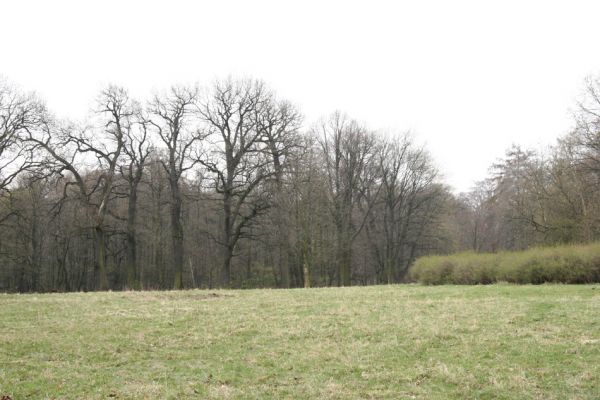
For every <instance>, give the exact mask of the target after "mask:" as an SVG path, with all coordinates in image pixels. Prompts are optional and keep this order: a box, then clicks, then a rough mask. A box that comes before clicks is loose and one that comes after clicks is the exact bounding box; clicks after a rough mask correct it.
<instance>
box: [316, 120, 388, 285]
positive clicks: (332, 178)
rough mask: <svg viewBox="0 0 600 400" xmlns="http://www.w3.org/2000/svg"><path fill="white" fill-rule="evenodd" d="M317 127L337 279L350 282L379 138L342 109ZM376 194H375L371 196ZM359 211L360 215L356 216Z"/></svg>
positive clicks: (367, 205) (370, 202)
mask: <svg viewBox="0 0 600 400" xmlns="http://www.w3.org/2000/svg"><path fill="white" fill-rule="evenodd" d="M314 131H315V134H316V135H317V137H319V138H320V139H319V140H320V143H321V147H322V151H323V156H324V161H325V166H324V167H325V172H326V175H327V182H328V187H329V196H330V202H331V212H332V215H333V218H334V220H335V225H336V239H337V245H336V246H337V247H336V248H337V264H338V283H339V284H340V285H342V286H349V285H350V284H351V282H352V276H351V267H352V243H353V242H354V240H355V239H356V237H357V236H358V234H359V233H360V232H361V231H362V229H363V227H364V225H365V221H366V218H367V216H368V214H369V213H370V211H371V208H372V207H373V204H374V201H373V200H371V201H367V202H366V203H364V202H365V200H368V198H367V197H365V194H366V191H367V189H368V188H370V187H371V186H372V185H373V184H374V182H375V180H376V178H377V177H376V175H375V174H374V173H373V172H374V170H373V167H374V165H375V162H374V161H375V155H376V149H377V141H376V138H375V136H374V135H373V134H372V133H371V132H369V131H368V130H367V129H366V128H364V127H363V126H361V125H360V124H359V123H358V122H356V121H354V120H350V119H349V118H348V117H346V116H345V115H342V114H341V113H339V112H336V113H334V114H333V115H331V117H330V118H329V119H328V120H326V121H324V122H322V123H321V124H320V125H317V126H316V127H315V128H314ZM374 198H376V196H372V197H371V199H374ZM359 208H360V210H359ZM359 211H360V213H359ZM357 213H358V214H359V215H358V218H355V214H357Z"/></svg>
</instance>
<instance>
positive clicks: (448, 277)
mask: <svg viewBox="0 0 600 400" xmlns="http://www.w3.org/2000/svg"><path fill="white" fill-rule="evenodd" d="M410 278H411V279H412V280H414V281H417V282H420V283H423V284H426V285H442V284H458V285H461V284H467V285H469V284H489V283H496V282H510V283H522V284H527V283H529V284H540V283H546V282H553V283H593V282H600V243H593V244H588V245H571V246H554V247H539V248H533V249H529V250H525V251H503V252H499V253H473V252H466V253H458V254H451V255H448V256H427V257H421V258H419V259H417V260H416V261H415V264H414V265H413V266H412V267H411V270H410Z"/></svg>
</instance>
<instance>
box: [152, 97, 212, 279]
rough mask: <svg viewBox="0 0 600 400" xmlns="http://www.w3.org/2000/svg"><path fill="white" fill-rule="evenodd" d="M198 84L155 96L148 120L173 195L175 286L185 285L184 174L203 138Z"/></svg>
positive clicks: (171, 207) (172, 224)
mask: <svg viewBox="0 0 600 400" xmlns="http://www.w3.org/2000/svg"><path fill="white" fill-rule="evenodd" d="M198 94H199V90H198V88H197V87H195V86H194V87H185V86H173V87H172V88H171V90H170V91H169V92H168V93H166V94H164V95H162V96H159V95H157V96H155V97H154V99H153V100H152V101H151V103H150V104H149V106H148V110H149V113H150V119H149V123H150V124H151V125H152V126H153V127H154V128H155V130H156V133H157V135H158V137H159V138H160V141H161V142H162V143H163V144H164V146H165V148H166V153H167V159H166V160H162V159H161V163H162V165H163V167H164V169H165V171H166V173H167V176H168V181H169V189H170V194H171V202H170V221H171V247H172V251H173V265H174V270H175V275H174V282H173V288H174V289H181V288H183V280H182V279H183V267H184V266H183V262H184V261H183V260H184V254H183V251H184V248H183V235H184V233H183V225H182V221H181V216H182V205H183V195H182V192H181V179H182V176H183V174H184V173H185V172H186V171H188V170H190V169H191V168H193V166H194V164H195V163H194V161H193V160H192V158H191V157H190V154H191V153H192V151H193V146H194V143H195V142H196V141H197V140H199V139H201V137H200V135H198V130H197V124H196V122H195V119H194V116H195V110H196V103H197V101H198Z"/></svg>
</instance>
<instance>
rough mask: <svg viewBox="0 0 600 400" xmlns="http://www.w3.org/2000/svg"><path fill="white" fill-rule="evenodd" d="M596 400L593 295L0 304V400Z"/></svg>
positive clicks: (253, 296) (437, 292)
mask: <svg viewBox="0 0 600 400" xmlns="http://www.w3.org/2000/svg"><path fill="white" fill-rule="evenodd" d="M2 395H10V396H12V398H13V399H15V400H17V399H27V398H33V399H44V398H57V399H87V398H91V399H107V398H119V399H128V398H136V399H144V398H147V399H169V398H171V399H185V398H209V399H210V398H219V399H221V398H240V399H268V398H277V399H283V398H297V399H309V398H315V399H316V398H319V399H348V398H356V399H359V398H360V399H370V398H373V399H379V398H382V399H404V398H406V399H412V398H418V399H465V398H478V399H598V398H600V286H591V285H577V286H568V285H539V286H513V285H488V286H435V287H424V286H417V285H401V286H379V287H362V288H358V287H357V288H334V289H309V290H302V289H298V290H248V291H216V292H207V291H182V292H137V293H134V292H123V293H72V294H44V295H37V294H32V295H0V397H1V396H2Z"/></svg>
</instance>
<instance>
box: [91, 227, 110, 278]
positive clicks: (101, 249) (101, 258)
mask: <svg viewBox="0 0 600 400" xmlns="http://www.w3.org/2000/svg"><path fill="white" fill-rule="evenodd" d="M94 236H95V239H96V254H97V263H98V282H99V286H98V289H100V290H108V275H107V273H106V238H105V234H104V229H103V227H102V226H96V227H95V228H94Z"/></svg>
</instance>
